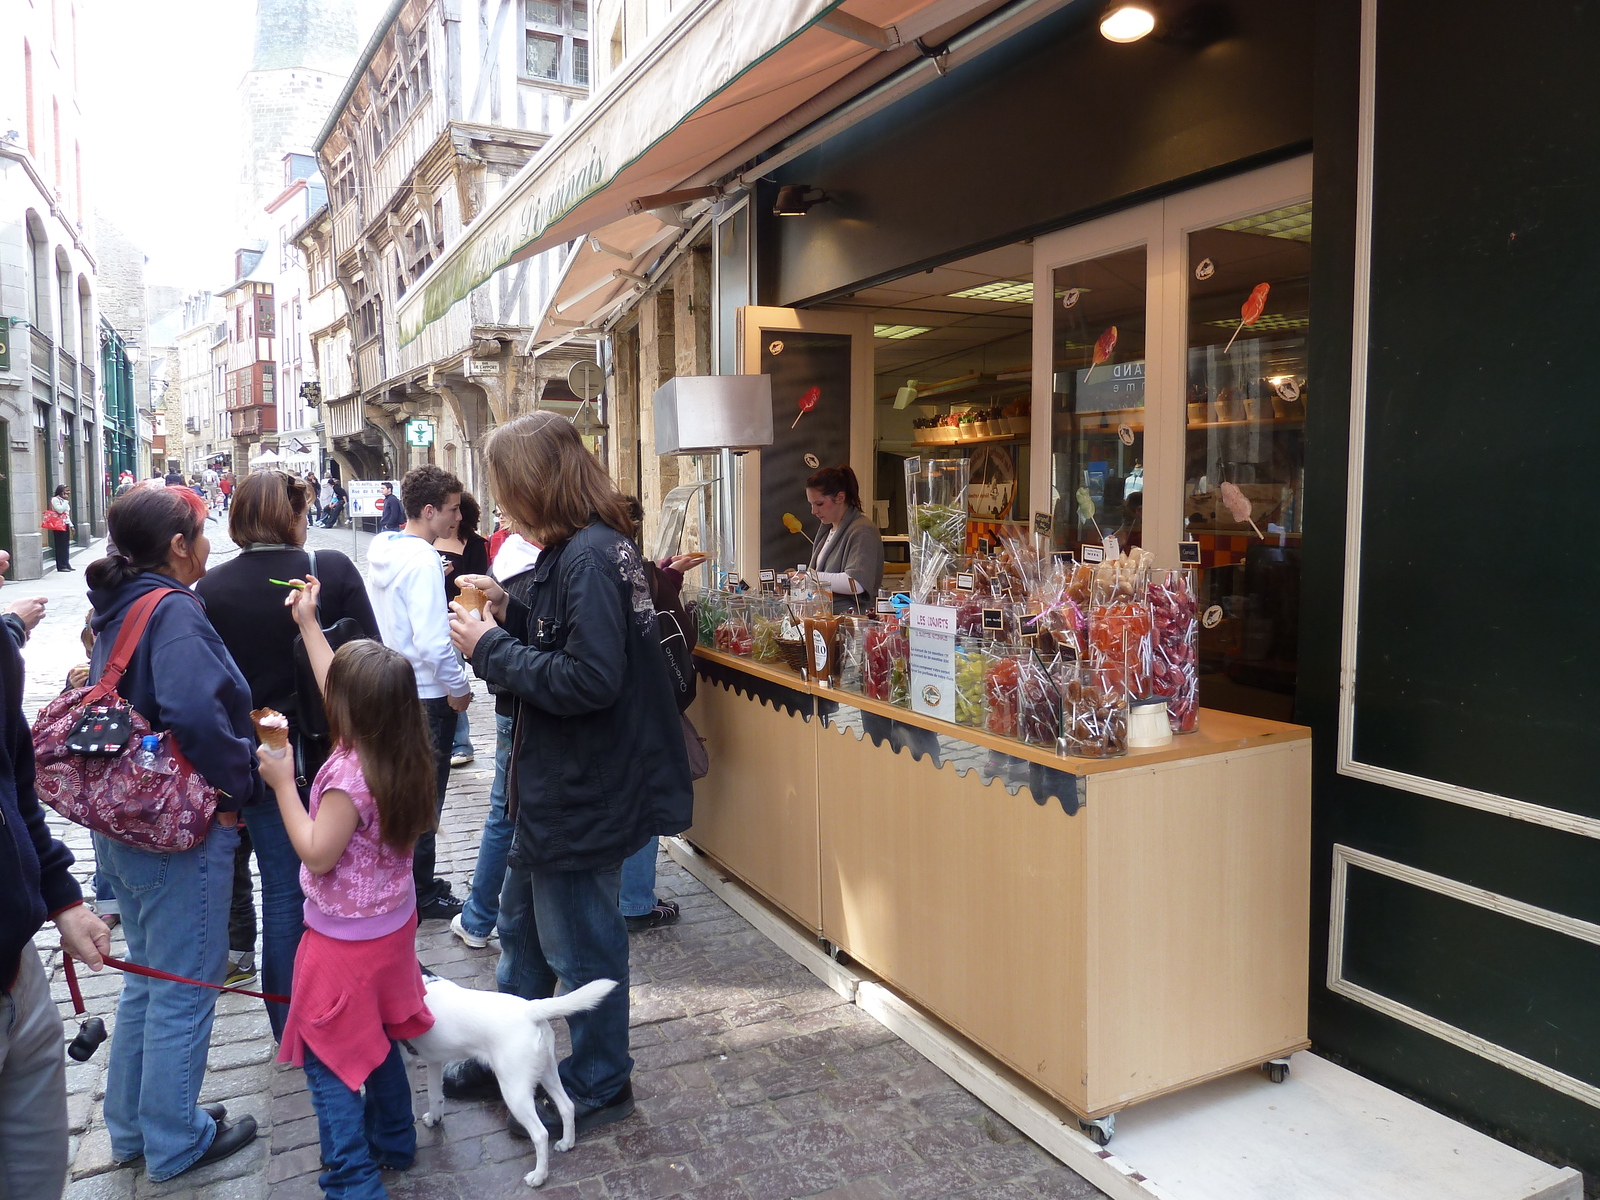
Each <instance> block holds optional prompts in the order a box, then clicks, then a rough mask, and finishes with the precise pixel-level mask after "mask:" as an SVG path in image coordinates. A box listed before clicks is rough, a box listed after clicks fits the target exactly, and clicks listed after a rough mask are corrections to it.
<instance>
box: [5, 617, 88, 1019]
mask: <svg viewBox="0 0 1600 1200" xmlns="http://www.w3.org/2000/svg"><path fill="white" fill-rule="evenodd" d="M71 866H72V851H70V850H68V849H67V848H66V847H65V846H63V845H62V844H61V843H60V842H58V841H56V839H55V838H53V837H51V836H50V830H49V829H48V828H47V827H46V826H45V823H44V810H43V809H42V808H40V807H39V797H38V796H37V795H36V794H35V793H34V790H33V735H32V734H30V733H29V732H28V722H27V721H26V720H24V719H23V716H22V656H21V655H19V654H18V653H17V648H16V646H15V645H14V644H13V643H12V641H11V639H10V638H9V637H6V636H4V635H0V992H9V991H10V990H11V985H12V984H14V983H15V982H16V981H17V967H18V965H19V964H20V963H21V962H22V948H23V947H24V946H26V945H27V944H28V942H29V940H30V939H31V938H32V937H33V935H34V934H35V933H37V932H38V931H39V926H41V925H43V924H44V922H45V918H46V917H48V916H51V915H53V914H55V913H58V912H60V911H61V910H62V909H64V908H71V907H72V906H73V905H74V904H76V903H77V902H78V901H80V900H82V899H83V892H82V891H81V890H80V889H79V887H78V881H77V880H75V879H74V878H73V877H72V873H71V871H69V870H68V868H69V867H71Z"/></svg>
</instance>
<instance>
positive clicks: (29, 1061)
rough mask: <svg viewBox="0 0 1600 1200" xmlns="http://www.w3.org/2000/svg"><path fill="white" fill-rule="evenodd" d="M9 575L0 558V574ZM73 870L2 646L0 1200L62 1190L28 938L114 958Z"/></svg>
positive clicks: (55, 1073) (53, 1073)
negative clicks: (50, 925) (54, 826)
mask: <svg viewBox="0 0 1600 1200" xmlns="http://www.w3.org/2000/svg"><path fill="white" fill-rule="evenodd" d="M10 565H11V564H10V556H9V555H8V554H6V553H5V551H3V550H0V571H4V570H5V569H6V568H8V567H9V566H10ZM72 861H73V860H72V852H71V851H69V850H68V849H67V848H66V847H65V846H63V845H62V844H61V843H60V842H58V841H57V840H56V839H55V838H53V837H51V836H50V831H49V829H48V827H47V826H46V825H45V816H44V810H43V809H42V808H41V807H40V806H39V798H38V796H37V795H36V794H35V793H34V790H33V742H32V740H31V739H30V738H29V736H28V725H27V722H26V720H24V718H23V715H22V659H21V657H20V656H19V655H18V653H17V648H16V646H15V645H13V644H12V641H11V639H10V638H9V637H4V636H0V862H4V863H6V864H7V865H6V868H5V869H4V870H0V1196H17V1197H23V1196H49V1197H55V1196H59V1195H61V1193H62V1190H63V1189H64V1188H65V1187H66V1184H67V1129H68V1124H67V1067H66V1055H65V1053H64V1052H63V1051H64V1046H65V1042H64V1040H63V1038H62V1036H61V1034H62V1030H61V1015H60V1013H58V1012H57V1011H56V1006H55V1002H54V1001H53V1000H52V999H51V997H50V981H49V978H48V976H47V975H46V974H45V969H44V964H43V963H42V962H40V961H39V952H38V951H37V950H35V949H34V947H33V941H32V938H33V935H34V934H35V933H37V932H38V930H39V928H40V927H41V926H42V925H43V924H44V923H45V921H46V920H47V919H48V920H51V921H54V922H55V923H56V928H57V929H59V930H60V931H61V945H62V947H63V948H64V949H65V950H66V951H67V953H69V954H71V955H72V956H73V957H74V958H76V959H78V960H79V961H80V962H82V963H84V964H86V965H87V966H88V967H89V969H90V970H93V971H98V970H99V969H100V967H101V965H102V963H101V956H102V955H105V954H109V953H110V952H111V932H110V930H108V929H107V928H106V927H105V925H104V923H102V922H101V920H100V918H99V917H97V916H95V915H94V913H93V912H91V911H90V910H89V909H88V907H87V906H85V905H84V903H83V892H82V890H81V889H80V888H79V887H78V883H77V880H75V879H74V878H73V877H72V872H71V867H72Z"/></svg>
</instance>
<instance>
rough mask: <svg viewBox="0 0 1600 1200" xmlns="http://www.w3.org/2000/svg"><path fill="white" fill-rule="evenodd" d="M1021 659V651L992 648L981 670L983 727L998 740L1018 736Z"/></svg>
mask: <svg viewBox="0 0 1600 1200" xmlns="http://www.w3.org/2000/svg"><path fill="white" fill-rule="evenodd" d="M1022 660H1023V653H1022V651H1020V650H1015V649H1012V648H1011V647H1005V648H1000V647H991V651H990V657H989V663H988V665H987V666H986V667H985V668H984V671H983V707H984V728H985V729H987V730H988V731H989V732H990V733H994V734H998V735H999V736H1001V737H1009V738H1014V737H1016V736H1017V711H1018V709H1019V708H1020V706H1021V697H1020V696H1019V694H1018V691H1019V688H1020V685H1021V682H1022Z"/></svg>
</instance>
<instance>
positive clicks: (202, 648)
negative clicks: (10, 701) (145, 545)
mask: <svg viewBox="0 0 1600 1200" xmlns="http://www.w3.org/2000/svg"><path fill="white" fill-rule="evenodd" d="M160 587H170V588H177V589H178V590H179V591H184V592H187V591H188V589H187V588H185V587H184V586H183V584H181V583H179V582H178V581H177V580H175V579H169V578H168V577H167V576H165V575H157V574H156V573H155V572H154V571H147V572H145V573H144V574H142V575H136V576H135V577H134V578H132V579H130V580H129V581H128V582H127V583H125V584H123V585H122V586H121V587H120V588H117V589H115V590H114V591H104V590H101V589H98V588H96V589H93V590H91V591H90V592H89V602H90V603H91V604H93V605H94V619H93V620H92V621H91V622H90V626H91V627H92V628H93V629H94V632H95V643H94V656H93V657H92V658H91V659H90V661H89V680H90V682H91V683H97V682H99V679H100V676H101V675H102V674H104V672H105V669H106V663H107V662H108V661H109V660H110V658H111V651H112V650H113V649H115V648H116V643H117V634H118V633H120V632H121V631H122V618H123V617H124V616H126V615H127V612H128V608H129V606H131V605H132V604H133V602H134V601H135V600H137V599H138V598H139V597H140V596H142V595H144V594H145V593H146V592H148V591H150V590H152V589H154V588H160ZM117 691H118V693H120V694H121V696H122V698H123V699H124V700H126V701H127V702H128V703H129V704H131V705H133V707H134V708H135V709H137V710H138V712H139V714H140V715H141V716H142V717H144V719H145V720H146V721H149V722H150V728H151V730H153V731H154V732H157V733H159V732H161V731H162V730H164V729H170V730H171V731H172V735H173V737H174V738H175V739H176V740H177V743H178V749H180V750H182V751H183V754H184V757H185V758H187V759H188V760H189V763H190V765H191V766H193V767H194V769H195V770H197V771H199V772H200V774H201V775H202V776H204V777H205V780H206V782H207V783H209V784H210V785H211V786H212V787H214V788H216V789H217V790H218V791H219V792H220V793H221V795H220V796H219V797H218V798H217V809H218V811H219V812H235V811H237V810H238V809H239V808H241V807H243V806H244V805H246V804H249V803H251V802H252V801H254V800H255V799H256V798H257V797H258V796H259V795H260V794H261V779H260V777H259V776H258V775H257V774H256V734H255V725H254V724H253V723H252V722H251V720H250V685H249V684H248V683H246V682H245V678H244V675H243V674H241V673H240V671H239V668H238V667H237V666H236V665H235V664H234V661H233V656H232V655H230V654H229V653H228V648H227V647H226V646H224V645H223V644H222V638H221V637H220V636H219V635H218V634H217V631H216V630H215V629H214V628H212V625H211V622H210V621H209V620H207V619H206V612H205V606H204V603H203V602H202V601H201V599H200V597H198V596H196V595H194V594H193V593H190V594H188V595H184V596H164V597H162V600H161V603H160V604H158V605H156V610H155V612H154V613H152V614H151V617H150V624H148V625H146V626H145V630H144V636H143V637H142V638H140V639H139V645H138V647H137V648H136V649H135V650H134V652H133V657H132V658H131V659H130V660H129V662H128V669H127V671H126V672H125V673H124V674H123V676H122V682H121V683H119V684H118V685H117Z"/></svg>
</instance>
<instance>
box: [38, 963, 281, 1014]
mask: <svg viewBox="0 0 1600 1200" xmlns="http://www.w3.org/2000/svg"><path fill="white" fill-rule="evenodd" d="M100 958H101V961H102V962H104V963H105V964H106V966H108V967H115V968H116V969H117V970H119V971H126V972H127V973H128V974H129V975H145V976H148V977H149V978H151V979H165V980H166V981H167V982H168V983H191V984H193V985H194V986H195V987H203V988H211V989H212V990H214V991H218V992H235V993H237V994H238V995H240V996H254V997H255V998H256V999H257V1000H267V1001H270V1002H271V1003H273V1004H287V1003H289V997H287V996H279V995H277V994H276V993H274V992H252V991H249V990H247V989H246V988H236V987H227V986H226V985H224V984H220V983H206V982H204V981H203V980H199V979H186V978H184V977H183V976H182V975H174V974H172V973H171V972H169V971H158V970H156V969H155V968H154V967H141V966H140V965H139V964H138V963H131V962H127V961H125V960H123V959H120V958H112V957H111V956H110V955H109V954H102V955H101V956H100ZM61 966H62V969H63V970H64V971H65V973H66V976H67V992H68V993H69V994H70V995H71V996H72V1008H73V1011H74V1012H77V1013H80V1014H81V1013H84V1012H86V1011H88V1010H87V1009H86V1008H85V1007H84V1003H83V993H82V992H81V991H79V990H78V976H77V973H76V972H75V971H74V970H73V968H72V955H70V954H67V953H65V952H63V953H62V955H61Z"/></svg>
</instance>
